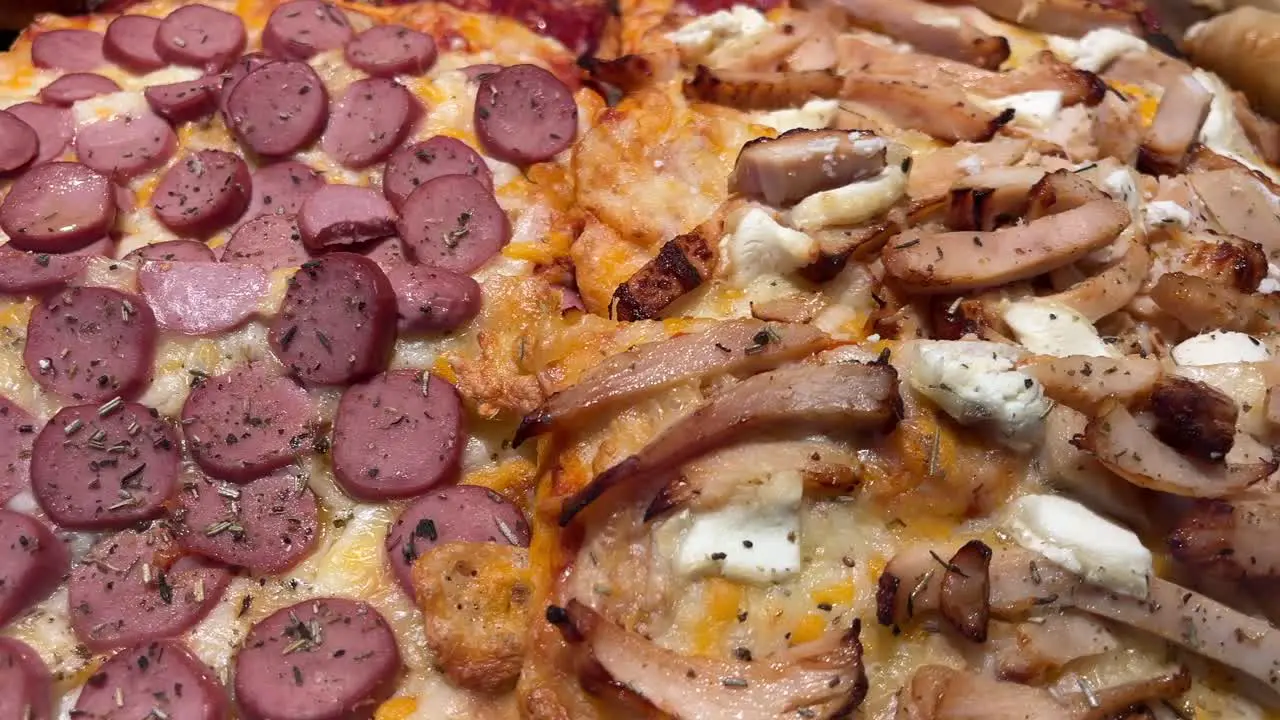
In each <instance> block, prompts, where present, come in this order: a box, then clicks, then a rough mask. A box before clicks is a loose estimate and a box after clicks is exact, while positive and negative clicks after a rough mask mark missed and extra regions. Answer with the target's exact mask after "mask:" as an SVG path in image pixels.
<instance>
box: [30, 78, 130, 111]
mask: <svg viewBox="0 0 1280 720" xmlns="http://www.w3.org/2000/svg"><path fill="white" fill-rule="evenodd" d="M114 92H120V86H119V85H117V84H116V81H115V80H112V79H111V78H107V77H103V76H101V75H97V74H95V73H71V74H69V75H63V76H62V77H60V78H58V79H57V80H54V81H53V82H51V83H49V84H48V85H45V86H44V89H43V90H41V91H40V99H41V100H43V101H45V102H47V103H49V104H50V105H63V106H69V105H71V104H73V103H77V102H80V101H81V100H88V99H89V98H91V97H97V96H98V95H109V94H111V93H114Z"/></svg>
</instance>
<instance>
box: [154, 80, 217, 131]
mask: <svg viewBox="0 0 1280 720" xmlns="http://www.w3.org/2000/svg"><path fill="white" fill-rule="evenodd" d="M221 88H222V80H221V79H220V78H217V77H202V78H196V79H195V80H190V81H188V82H178V83H169V84H168V85H152V86H151V87H149V88H147V89H146V90H144V91H143V95H144V96H146V98H147V104H148V105H150V106H151V109H152V110H153V111H154V112H155V113H156V114H157V115H159V116H160V117H162V118H164V119H165V120H168V121H169V122H171V123H175V124H176V123H184V122H194V121H196V120H203V119H205V118H207V117H209V116H210V115H212V114H213V111H214V110H217V109H218V92H219V90H220V89H221Z"/></svg>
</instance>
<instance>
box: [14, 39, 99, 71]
mask: <svg viewBox="0 0 1280 720" xmlns="http://www.w3.org/2000/svg"><path fill="white" fill-rule="evenodd" d="M31 62H32V63H34V64H35V66H36V67H41V68H52V69H54V70H67V71H69V72H87V71H89V70H94V69H96V68H100V67H102V66H103V65H106V64H107V61H106V58H104V57H103V56H102V34H101V33H96V32H93V31H92V30H50V31H49V32H42V33H40V34H39V35H37V36H36V39H35V40H33V41H32V42H31Z"/></svg>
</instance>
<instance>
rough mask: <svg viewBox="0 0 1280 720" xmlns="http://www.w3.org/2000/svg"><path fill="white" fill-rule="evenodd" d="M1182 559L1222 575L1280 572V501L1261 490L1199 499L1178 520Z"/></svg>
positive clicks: (1173, 546) (1172, 545)
mask: <svg viewBox="0 0 1280 720" xmlns="http://www.w3.org/2000/svg"><path fill="white" fill-rule="evenodd" d="M1169 549H1170V550H1171V551H1172V552H1173V556H1174V557H1176V558H1177V559H1178V560H1180V561H1182V562H1184V563H1187V564H1188V565H1191V566H1193V567H1195V568H1198V569H1202V570H1206V571H1208V572H1211V573H1213V574H1215V575H1218V576H1221V577H1227V578H1231V579H1237V580H1238V579H1240V578H1250V579H1259V578H1274V577H1277V576H1280V500H1277V499H1276V498H1274V497H1270V496H1265V495H1260V496H1247V497H1240V498H1228V499H1224V500H1206V501H1200V502H1197V503H1195V504H1194V505H1192V506H1191V507H1190V509H1188V510H1187V512H1186V513H1184V514H1183V515H1182V516H1181V517H1180V518H1179V519H1178V521H1177V522H1176V523H1175V524H1174V529H1173V531H1172V532H1171V533H1170V534H1169Z"/></svg>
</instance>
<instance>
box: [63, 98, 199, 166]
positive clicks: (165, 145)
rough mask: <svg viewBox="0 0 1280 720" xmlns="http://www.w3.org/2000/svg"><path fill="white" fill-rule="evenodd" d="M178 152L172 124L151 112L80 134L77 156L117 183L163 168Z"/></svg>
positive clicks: (120, 117)
mask: <svg viewBox="0 0 1280 720" xmlns="http://www.w3.org/2000/svg"><path fill="white" fill-rule="evenodd" d="M177 149H178V138H177V136H176V135H174V134H173V129H172V128H170V127H169V123H167V122H165V121H164V119H162V118H161V117H160V116H159V115H156V114H155V113H152V112H149V111H146V110H144V111H142V112H129V113H125V114H122V115H118V116H116V117H113V118H111V119H110V120H99V121H98V122H95V123H91V124H89V125H87V126H85V127H82V128H80V130H79V132H78V133H76V156H77V157H79V158H80V162H82V163H84V164H85V165H87V166H89V167H90V168H91V169H93V170H96V171H97V172H100V173H102V174H103V175H106V176H107V177H109V178H111V179H113V180H115V181H116V182H125V181H127V180H129V179H131V178H134V177H137V176H138V175H142V174H143V173H148V172H151V171H152V170H155V169H156V168H159V167H161V166H162V165H164V164H165V163H166V162H168V161H169V158H171V157H173V153H174V152H175V151H176V150H177Z"/></svg>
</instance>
